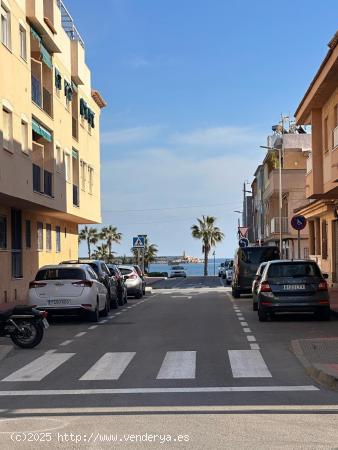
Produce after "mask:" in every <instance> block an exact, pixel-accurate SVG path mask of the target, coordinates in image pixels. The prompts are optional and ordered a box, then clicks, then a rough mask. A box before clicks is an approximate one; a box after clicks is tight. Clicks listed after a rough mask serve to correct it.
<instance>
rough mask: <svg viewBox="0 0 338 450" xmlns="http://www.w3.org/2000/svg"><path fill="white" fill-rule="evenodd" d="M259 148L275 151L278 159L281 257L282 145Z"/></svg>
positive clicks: (280, 246) (280, 249)
mask: <svg viewBox="0 0 338 450" xmlns="http://www.w3.org/2000/svg"><path fill="white" fill-rule="evenodd" d="M260 147H261V148H265V149H267V150H268V151H277V152H278V160H279V163H278V164H279V251H280V252H281V257H283V250H282V209H283V193H282V147H279V148H275V147H266V146H265V145H260Z"/></svg>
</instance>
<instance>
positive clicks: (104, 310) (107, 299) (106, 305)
mask: <svg viewBox="0 0 338 450" xmlns="http://www.w3.org/2000/svg"><path fill="white" fill-rule="evenodd" d="M108 305H109V298H106V302H105V304H104V309H103V310H102V311H101V316H102V317H107V316H108V313H109V306H108Z"/></svg>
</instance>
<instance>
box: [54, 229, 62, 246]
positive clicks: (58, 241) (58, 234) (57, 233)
mask: <svg viewBox="0 0 338 450" xmlns="http://www.w3.org/2000/svg"><path fill="white" fill-rule="evenodd" d="M55 238H56V241H55V250H56V252H57V253H60V252H61V227H58V226H56V227H55Z"/></svg>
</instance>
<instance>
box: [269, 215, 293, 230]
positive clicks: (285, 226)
mask: <svg viewBox="0 0 338 450" xmlns="http://www.w3.org/2000/svg"><path fill="white" fill-rule="evenodd" d="M280 219H281V221H280ZM280 223H281V224H282V233H288V232H289V219H288V217H282V218H280V217H273V218H272V219H271V227H270V230H271V234H273V233H280Z"/></svg>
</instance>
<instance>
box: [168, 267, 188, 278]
mask: <svg viewBox="0 0 338 450" xmlns="http://www.w3.org/2000/svg"><path fill="white" fill-rule="evenodd" d="M176 277H183V278H187V272H186V270H185V268H184V267H182V266H173V267H172V268H171V270H170V272H169V278H176Z"/></svg>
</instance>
